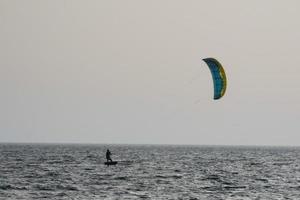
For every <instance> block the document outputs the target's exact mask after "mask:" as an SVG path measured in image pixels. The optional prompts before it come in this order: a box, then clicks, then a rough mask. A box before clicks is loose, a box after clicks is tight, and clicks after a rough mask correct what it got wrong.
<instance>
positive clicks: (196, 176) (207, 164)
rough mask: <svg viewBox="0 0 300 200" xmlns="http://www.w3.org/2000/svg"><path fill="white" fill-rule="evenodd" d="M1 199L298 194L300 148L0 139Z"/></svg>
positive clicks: (294, 196) (297, 196)
mask: <svg viewBox="0 0 300 200" xmlns="http://www.w3.org/2000/svg"><path fill="white" fill-rule="evenodd" d="M106 148H109V149H110V150H111V152H112V154H113V155H112V158H113V160H117V161H119V163H118V165H116V166H109V167H107V166H105V165H104V164H103V163H104V162H105V151H106ZM0 199H1V200H2V199H5V200H6V199H190V200H191V199H211V200H215V199H228V200H229V199H230V200H233V199H300V148H282V147H281V148H279V147H221V146H211V147H210V146H157V145H154V146H151V145H45V144H41V145H36V144H34V145H33V144H0Z"/></svg>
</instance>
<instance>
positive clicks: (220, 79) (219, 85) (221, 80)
mask: <svg viewBox="0 0 300 200" xmlns="http://www.w3.org/2000/svg"><path fill="white" fill-rule="evenodd" d="M203 61H204V62H206V64H207V65H208V67H209V69H210V72H211V75H212V78H213V82H214V99H215V100H216V99H220V98H221V97H222V96H223V95H224V94H225V91H226V86H227V81H226V74H225V71H224V69H223V67H222V65H221V63H219V62H218V61H217V60H216V59H214V58H205V59H203Z"/></svg>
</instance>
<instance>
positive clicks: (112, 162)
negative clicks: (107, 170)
mask: <svg viewBox="0 0 300 200" xmlns="http://www.w3.org/2000/svg"><path fill="white" fill-rule="evenodd" d="M104 164H105V165H107V166H109V165H116V164H118V162H117V161H110V162H105V163H104Z"/></svg>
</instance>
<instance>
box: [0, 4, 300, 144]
mask: <svg viewBox="0 0 300 200" xmlns="http://www.w3.org/2000/svg"><path fill="white" fill-rule="evenodd" d="M299 7H300V1H298V0H287V1H280V0H251V1H250V0H249V1H240V0H227V1H217V0H199V1H198V0H197V1H196V0H195V1H194V0H189V1H173V0H172V1H171V0H153V1H140V0H131V1H121V0H120V1H117V0H114V1H96V0H95V1H93V0H90V1H76V0H74V1H71V0H46V1H39V0H34V1H33V0H27V1H17V0H0V44H1V45H0V99H1V100H0V111H1V112H0V142H30V143H31V142H39V143H44V142H45V143H114V144H115V143H117V144H120V143H121V144H124V143H125V144H195V145H289V146H290V145H292V146H299V145H300V135H299V132H300V124H299V119H300V103H299V102H300V81H299V73H300V66H299V63H300V56H299V54H300V21H299V19H300V12H299ZM206 57H214V58H217V59H218V60H219V61H220V62H221V63H222V64H223V66H224V69H225V71H226V74H227V79H228V87H227V91H226V94H225V96H224V97H223V98H222V99H220V100H217V101H215V100H213V82H212V78H211V74H210V71H209V69H208V67H207V66H206V64H205V63H204V62H203V61H202V59H203V58H206Z"/></svg>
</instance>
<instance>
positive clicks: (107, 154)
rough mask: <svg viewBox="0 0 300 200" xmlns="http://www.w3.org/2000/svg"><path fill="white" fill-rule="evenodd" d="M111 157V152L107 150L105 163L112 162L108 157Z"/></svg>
mask: <svg viewBox="0 0 300 200" xmlns="http://www.w3.org/2000/svg"><path fill="white" fill-rule="evenodd" d="M110 155H111V152H110V151H109V149H107V150H106V160H107V162H112V159H111V157H110Z"/></svg>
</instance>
